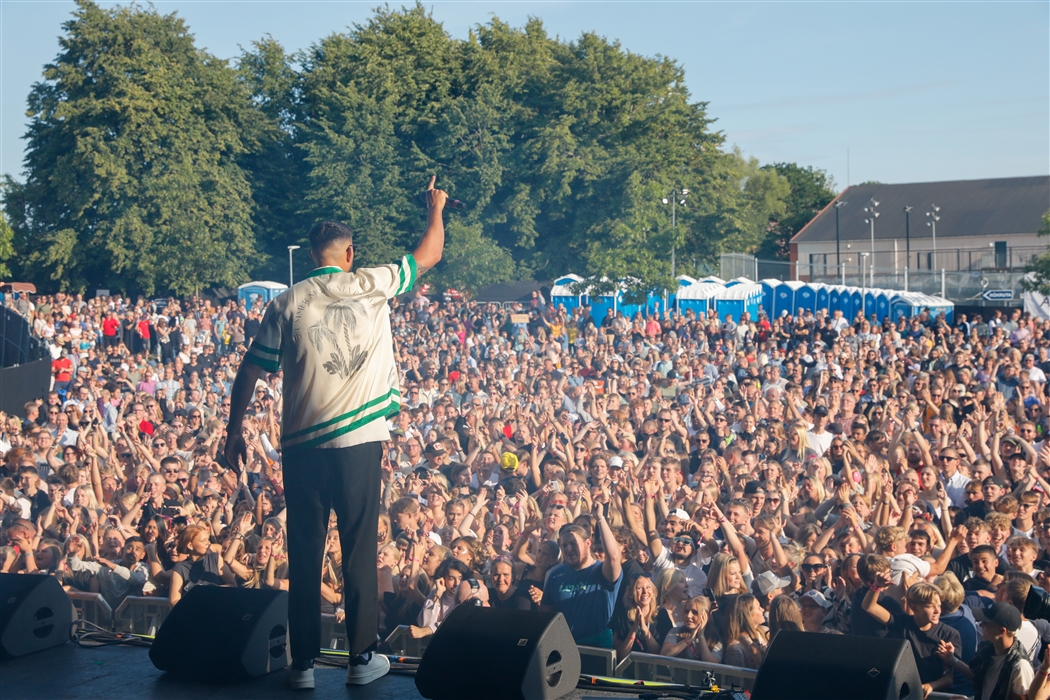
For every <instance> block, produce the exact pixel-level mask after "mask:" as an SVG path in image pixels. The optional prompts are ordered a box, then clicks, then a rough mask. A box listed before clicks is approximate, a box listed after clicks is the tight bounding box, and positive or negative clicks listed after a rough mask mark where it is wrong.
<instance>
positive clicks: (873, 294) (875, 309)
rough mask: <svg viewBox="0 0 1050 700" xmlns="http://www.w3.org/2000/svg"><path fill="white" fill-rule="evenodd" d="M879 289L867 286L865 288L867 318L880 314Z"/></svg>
mask: <svg viewBox="0 0 1050 700" xmlns="http://www.w3.org/2000/svg"><path fill="white" fill-rule="evenodd" d="M878 299H879V290H878V289H872V288H870V287H869V288H867V289H865V290H864V313H865V317H866V318H869V319H870V318H871V317H872V316H876V317H877V316H878V314H879V301H878Z"/></svg>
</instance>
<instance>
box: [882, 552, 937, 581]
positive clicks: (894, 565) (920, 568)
mask: <svg viewBox="0 0 1050 700" xmlns="http://www.w3.org/2000/svg"><path fill="white" fill-rule="evenodd" d="M890 571H891V572H892V574H893V582H894V583H900V581H901V574H903V573H904V572H905V571H909V572H911V573H913V574H918V575H919V576H920V577H922V578H926V577H927V576H929V575H930V562H928V561H926V560H925V559H919V558H918V557H917V556H915V555H914V554H908V553H904V554H898V555H897V556H895V557H893V558H891V559H890Z"/></svg>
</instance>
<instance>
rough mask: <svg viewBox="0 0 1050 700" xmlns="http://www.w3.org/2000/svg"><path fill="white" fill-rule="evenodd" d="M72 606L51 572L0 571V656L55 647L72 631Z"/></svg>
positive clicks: (75, 617)
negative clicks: (23, 572) (48, 573)
mask: <svg viewBox="0 0 1050 700" xmlns="http://www.w3.org/2000/svg"><path fill="white" fill-rule="evenodd" d="M76 619H77V611H76V608H74V607H73V603H72V601H70V600H69V596H67V595H66V592H65V591H63V590H62V585H61V584H59V582H58V579H56V578H55V577H54V576H47V575H45V574H0V656H2V657H3V658H10V657H14V656H24V655H26V654H31V653H33V652H34V651H40V650H41V649H48V648H50V647H57V646H58V645H60V644H65V643H66V642H68V641H69V639H70V637H71V636H72V634H73V621H74V620H76Z"/></svg>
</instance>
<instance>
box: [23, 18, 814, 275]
mask: <svg viewBox="0 0 1050 700" xmlns="http://www.w3.org/2000/svg"><path fill="white" fill-rule="evenodd" d="M65 28H66V36H65V37H64V38H63V39H62V48H63V52H62V54H61V55H60V56H59V57H58V59H57V60H56V61H55V63H54V64H52V65H49V66H47V68H46V69H45V74H44V81H43V82H42V83H40V84H38V85H36V86H35V87H34V89H33V92H32V94H31V96H30V116H31V123H30V130H29V134H28V139H29V149H28V153H27V158H26V174H27V179H26V181H25V183H24V184H20V183H14V182H12V183H11V189H10V191H9V193H8V198H7V202H8V205H9V206H8V209H9V212H10V215H11V219H12V222H13V225H14V229H15V233H16V236H15V238H16V247H17V249H18V251H19V265H20V268H21V270H20V271H21V272H23V273H24V274H26V276H29V277H31V278H33V279H34V280H35V281H37V282H38V283H39V282H46V281H47V280H49V279H50V280H53V281H54V283H55V284H57V283H58V282H61V283H62V285H63V286H66V287H70V286H71V287H74V288H85V287H87V286H90V285H98V286H116V287H118V288H119V287H120V285H119V284H111V283H110V281H111V280H112V279H113V277H114V276H116V277H117V278H118V279H119V281H120V284H123V285H125V286H126V287H128V288H130V289H135V290H145V291H151V290H153V289H171V290H174V291H179V292H184V291H189V290H191V289H193V288H195V287H196V286H198V285H201V286H205V285H210V284H216V283H221V284H232V283H235V282H238V281H241V280H243V279H244V278H245V277H246V276H247V275H248V274H249V273H251V272H254V273H256V274H260V275H266V276H272V277H275V278H277V279H281V278H282V277H281V276H283V269H284V268H283V265H284V251H285V246H286V245H289V244H302V243H303V239H304V237H305V232H306V231H307V230H308V229H309V227H310V225H311V224H312V223H313V222H314V221H316V220H318V219H322V218H324V219H339V220H342V221H345V222H347V223H348V224H349V225H350V226H351V228H352V229H353V230H354V231H355V236H356V239H357V240H356V242H357V243H358V245H359V246H360V247H359V257H360V260H361V262H362V263H364V264H371V263H382V262H388V261H390V260H392V259H394V258H396V257H399V256H400V255H402V254H403V253H404V251H405V250H407V249H411V248H412V246H413V245H414V244H415V242H416V240H417V238H418V236H419V233H420V232H421V230H422V228H423V226H424V218H425V212H424V209H423V204H422V201H421V200H420V199H419V198H418V197H417V194H418V193H419V192H420V191H421V190H422V188H423V186H424V184H425V183H426V182H427V180H428V179H429V177H430V175H431V174H435V173H436V174H437V175H438V183H439V186H440V187H442V188H443V189H446V190H448V191H449V192H450V193H451V194H452V195H453V196H455V197H458V198H460V199H463V200H465V201H467V202H469V204H470V207H469V209H467V210H466V211H455V212H450V214H449V217H450V223H449V228H448V239H449V240H448V255H447V256H446V260H445V261H444V262H443V263H442V265H441V267H440V268H439V270H438V273H439V274H438V276H437V277H436V281H439V282H443V283H446V284H456V285H460V286H462V287H464V288H467V289H476V288H477V287H478V286H483V285H484V284H485V283H486V282H487V281H498V280H500V279H513V278H523V277H528V276H530V275H531V276H534V277H536V278H539V279H550V278H552V277H554V276H556V275H560V274H562V273H564V272H577V273H580V274H585V275H590V276H593V277H596V278H598V277H603V276H604V277H608V278H611V279H623V278H626V277H630V278H633V279H635V280H637V288H638V289H639V291H640V290H641V289H657V288H660V287H663V288H671V287H672V286H673V280H672V279H671V251H672V250H674V251H675V252H676V253H677V255H678V267H677V271H678V272H691V271H696V270H695V268H693V263H694V262H695V263H697V267H700V266H701V265H702V264H704V263H709V262H711V261H713V259H714V258H715V257H716V256H717V255H718V254H719V253H721V252H725V251H728V250H735V251H740V250H746V251H752V250H755V249H756V248H757V247H758V246H759V245H760V244H761V243H762V242H763V240H765V239H766V238H767V236H768V235H769V234H770V232H771V230H773V229H776V230H778V231H779V230H781V229H783V231H787V230H789V229H790V228H791V226H793V225H794V223H793V219H792V217H795V216H802V212H803V211H805V210H806V208H807V207H810V208H812V206H811V205H812V200H813V199H814V196H813V195H812V193H807V192H806V191H804V188H803V187H801V186H798V185H797V184H796V182H795V179H801V180H805V176H806V173H804V172H803V173H802V175H801V176H798V177H797V178H796V175H797V173H796V172H795V170H798V171H800V172H801V171H802V170H803V169H801V168H798V166H781V165H778V166H775V167H774V168H763V167H761V166H760V164H759V163H758V162H757V161H756V160H755V159H753V158H746V157H744V156H743V155H742V154H740V153H739V152H738V151H735V150H732V151H727V150H726V149H725V148H724V143H723V137H722V135H721V133H720V132H718V131H716V130H715V129H714V124H713V121H714V120H713V119H712V118H711V117H710V116H709V115H708V112H707V105H706V103H704V102H697V101H694V100H692V98H691V95H690V93H689V91H688V90H687V88H686V80H685V73H684V70H683V69H682V67H681V66H680V65H678V64H677V63H676V62H675V61H674V60H672V59H670V58H666V57H661V56H657V57H653V58H649V57H643V56H639V55H637V54H633V53H631V52H630V51H627V50H625V49H624V48H623V47H621V46H620V45H619V44H618V43H616V42H612V41H609V40H606V39H604V38H602V37H600V36H597V35H595V34H589V33H586V34H583V35H582V36H580V37H579V38H578V39H577V40H575V41H571V42H566V41H561V40H558V39H556V38H552V37H550V36H548V35H547V33H546V31H545V30H544V28H543V25H542V23H541V22H540V21H539V20H538V19H533V20H530V21H529V22H528V23H527V24H526V25H525V26H524V27H521V28H514V27H510V26H508V25H506V24H504V23H503V22H501V21H500V20H498V19H493V20H491V21H490V22H488V23H487V24H485V25H479V26H477V27H475V28H474V30H473V31H472V32H471V33H470V35H469V36H468V37H467V38H466V39H463V40H457V39H453V38H452V37H451V36H449V34H448V33H447V32H446V31H445V30H444V29H443V27H442V26H441V25H440V24H439V23H437V22H436V21H434V19H433V18H432V17H431V16H430V15H428V14H427V12H426V11H425V10H424V8H423V7H422V5H419V4H416V5H415V6H413V7H409V8H405V9H401V10H391V9H389V8H380V9H377V10H376V11H375V13H374V14H373V16H372V17H371V19H369V21H367V22H365V23H364V24H361V25H355V26H353V27H350V28H349V29H348V30H347V31H344V32H337V33H334V34H332V35H330V36H327V37H324V38H322V39H320V40H319V41H318V42H317V43H316V44H314V45H313V46H312V47H310V48H309V49H308V50H306V51H303V52H301V53H299V54H297V55H289V54H288V53H287V52H286V51H285V50H284V49H283V48H282V47H281V46H280V45H279V44H278V43H277V42H276V41H274V40H273V39H272V38H270V37H265V38H263V39H261V40H260V41H258V42H256V43H255V44H254V45H253V46H252V47H251V48H250V49H249V50H247V51H245V52H244V53H242V55H241V56H240V57H239V59H238V61H237V65H236V67H230V66H228V65H227V64H225V63H224V62H222V61H219V60H216V59H215V58H213V57H211V56H208V55H207V54H205V53H203V52H201V51H199V50H197V49H195V48H194V46H193V40H192V37H191V36H190V34H189V33H188V31H187V29H186V27H185V26H184V25H183V23H182V22H181V20H179V19H177V18H176V17H175V16H174V15H170V16H162V15H158V14H157V13H156V12H155V11H153V10H151V9H150V10H144V9H142V8H138V7H130V8H127V7H126V8H117V9H112V10H101V9H99V8H98V7H96V6H95V5H93V4H91V3H90V2H88V0H80V3H79V5H78V9H77V11H76V12H75V13H74V17H73V19H72V21H70V22H69V23H67V24H66V25H65ZM792 168H794V170H792ZM813 175H814V173H813V172H812V171H810V172H809V176H811V179H813V177H812V176H813ZM820 175H821V176H822V174H820ZM803 184H806V183H804V182H803ZM807 186H808V185H807ZM682 188H686V189H688V190H690V194H689V196H688V197H687V199H686V203H685V204H684V205H683V206H680V207H677V212H676V213H677V216H676V225H675V226H672V220H671V211H670V207H668V206H664V205H663V204H662V203H661V200H662V199H664V198H665V197H667V195H668V193H669V192H670V191H672V190H676V189H677V190H680V189H682ZM468 261H469V264H468ZM306 264H307V263H306V256H300V265H302V266H305V265H306ZM278 275H281V276H278ZM44 286H45V287H46V286H48V285H44ZM51 286H55V285H54V284H52V285H51Z"/></svg>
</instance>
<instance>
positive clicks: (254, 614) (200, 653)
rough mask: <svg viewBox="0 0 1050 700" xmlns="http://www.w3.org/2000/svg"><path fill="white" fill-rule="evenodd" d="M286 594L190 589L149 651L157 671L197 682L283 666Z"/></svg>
mask: <svg viewBox="0 0 1050 700" xmlns="http://www.w3.org/2000/svg"><path fill="white" fill-rule="evenodd" d="M287 638H288V593H287V592H285V591H270V590H258V589H248V588H220V587H218V586H194V587H193V588H191V589H190V591H189V592H188V593H186V595H184V596H183V597H182V599H181V600H180V601H179V602H178V603H176V604H175V607H174V608H172V609H171V612H170V613H168V616H167V618H165V620H164V624H162V625H161V626H160V629H159V630H158V631H157V638H156V639H155V640H154V641H153V645H152V646H151V647H150V650H149V658H150V661H152V662H153V665H154V666H156V667H157V668H159V669H160V670H161V671H167V672H168V673H171V674H174V675H178V676H183V677H186V678H193V679H196V680H205V681H219V682H229V681H238V680H245V679H247V678H255V677H256V676H262V675H265V674H267V673H270V672H272V671H277V670H279V669H282V668H284V667H285V666H287V665H288V643H287Z"/></svg>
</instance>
